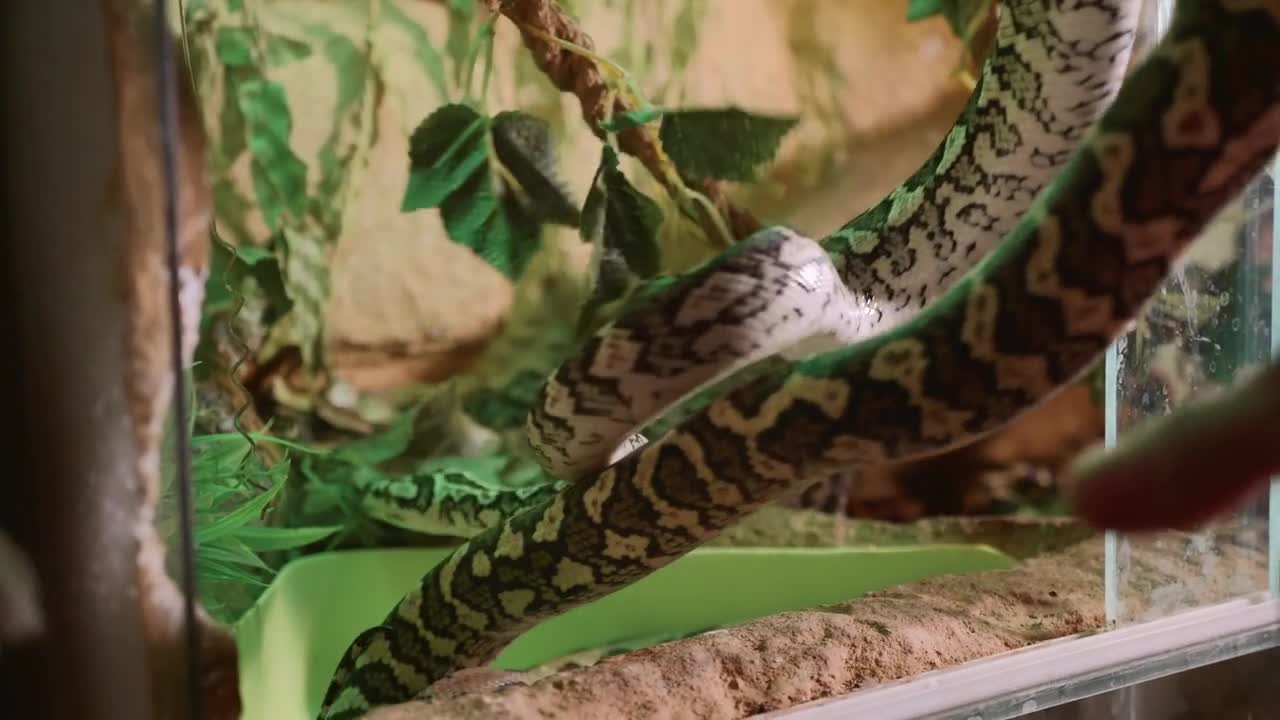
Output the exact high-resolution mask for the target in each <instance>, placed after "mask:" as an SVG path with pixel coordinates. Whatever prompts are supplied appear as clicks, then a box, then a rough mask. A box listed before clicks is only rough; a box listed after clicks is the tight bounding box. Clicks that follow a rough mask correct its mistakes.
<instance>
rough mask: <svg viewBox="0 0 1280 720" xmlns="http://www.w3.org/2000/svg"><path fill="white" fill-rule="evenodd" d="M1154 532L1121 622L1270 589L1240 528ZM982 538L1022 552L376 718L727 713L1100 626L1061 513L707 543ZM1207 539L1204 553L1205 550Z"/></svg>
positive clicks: (502, 680)
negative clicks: (1001, 564) (996, 563)
mask: <svg viewBox="0 0 1280 720" xmlns="http://www.w3.org/2000/svg"><path fill="white" fill-rule="evenodd" d="M1206 537H1208V536H1206V535H1205V534H1204V533H1199V534H1195V535H1192V534H1184V533H1165V534H1161V535H1159V536H1153V537H1148V538H1139V539H1135V540H1134V541H1133V542H1132V549H1131V555H1130V557H1129V564H1130V566H1129V570H1128V575H1127V576H1126V581H1127V587H1128V588H1130V593H1129V594H1130V595H1132V596H1133V600H1132V602H1131V603H1130V604H1129V605H1128V606H1127V608H1126V612H1128V613H1129V616H1130V617H1138V618H1140V617H1142V616H1144V614H1145V615H1146V616H1160V615H1163V614H1167V612H1168V611H1169V610H1170V609H1173V608H1177V609H1181V608H1187V607H1193V606H1198V605H1205V604H1209V603H1213V602H1219V601H1225V600H1227V599H1229V598H1231V597H1234V596H1238V595H1240V594H1244V593H1246V592H1248V591H1249V590H1250V589H1258V588H1263V587H1265V586H1266V578H1267V567H1266V555H1265V552H1264V551H1263V550H1261V549H1259V548H1258V547H1257V545H1256V544H1255V543H1253V542H1251V540H1250V539H1249V538H1244V537H1239V536H1237V535H1221V534H1220V535H1217V536H1214V537H1213V540H1212V541H1210V542H1208V543H1207V544H1206ZM876 542H882V543H885V542H895V543H896V542H977V543H986V544H989V545H991V546H993V547H996V548H998V549H1000V550H1001V551H1003V552H1005V553H1007V554H1009V555H1010V556H1012V557H1014V558H1017V559H1018V560H1019V562H1018V564H1017V565H1016V566H1015V567H1013V568H1011V569H1009V570H1001V571H992V572H983V573H975V574H970V575H962V576H945V577H937V578H932V579H929V580H926V581H923V582H919V583H913V584H909V585H902V586H898V587H894V588H889V589H886V590H882V591H878V592H874V593H869V594H867V595H864V596H861V597H858V598H854V599H851V600H849V601H847V602H843V603H840V604H836V605H831V606H826V607H819V608H814V609H811V610H807V611H803V612H789V613H782V614H778V615H773V616H769V617H765V618H761V619H759V620H755V621H752V622H748V623H744V624H741V625H737V626H734V627H730V628H725V629H721V630H716V631H712V632H708V633H704V634H701V635H698V636H695V637H691V638H686V639H683V640H676V641H672V642H667V643H663V644H660V645H656V646H653V647H649V648H645V649H641V650H636V651H632V652H627V653H623V654H617V655H612V656H609V657H605V658H603V659H600V657H599V656H600V654H599V653H597V654H596V655H595V657H591V656H590V655H589V654H588V655H578V656H574V657H572V658H565V659H562V660H561V661H558V662H557V663H554V664H552V665H550V666H546V667H543V668H540V669H538V670H535V671H531V672H529V673H524V674H517V673H499V672H496V671H489V670H485V669H480V670H475V671H466V672H462V673H456V674H455V675H453V676H451V677H450V678H447V679H446V680H444V681H442V683H439V684H437V686H436V689H435V692H436V696H435V697H434V698H433V699H431V700H429V701H415V702H410V703H406V704H403V705H398V706H391V707H386V708H381V709H379V710H377V711H375V712H373V713H371V714H369V715H368V716H366V717H369V718H376V719H377V720H416V719H418V718H427V717H430V718H433V720H437V719H450V720H473V719H479V718H486V719H490V718H491V719H497V720H502V719H511V720H514V719H517V718H518V719H522V720H523V719H533V718H552V717H554V718H604V717H607V718H611V719H612V720H628V719H631V718H634V719H636V720H640V719H641V718H644V719H645V720H661V719H669V720H684V719H685V718H690V719H692V718H697V719H699V720H708V719H715V720H720V719H725V720H727V719H729V718H742V717H748V716H750V715H753V714H756V713H761V712H766V711H770V710H777V709H782V708H787V707H792V706H795V705H798V704H801V703H805V702H809V701H812V700H818V699H822V698H827V697H831V696H834V695H841V694H845V693H849V692H852V691H855V690H859V689H865V688H868V687H872V686H874V685H877V684H880V683H885V682H890V681H894V680H899V679H902V678H906V677H910V676H912V675H916V674H919V673H923V672H927V671H930V670H937V669H940V668H944V667H947V666H952V665H957V664H960V663H964V662H967V661H970V660H975V659H979V658H983V657H987V656H991V655H995V654H997V653H1002V652H1005V651H1009V650H1014V649H1018V648H1022V647H1026V646H1028V645H1031V644H1034V643H1037V642H1041V641H1045V640H1050V639H1054V638H1059V637H1063V636H1066V635H1071V634H1075V633H1081V632H1088V631H1092V630H1097V629H1100V628H1101V627H1102V626H1103V623H1104V613H1103V542H1102V538H1101V536H1100V535H1098V534H1095V533H1093V532H1091V531H1090V530H1088V529H1087V528H1084V527H1082V526H1081V525H1079V524H1077V523H1074V522H1072V521H1070V520H1053V519H1035V518H988V519H982V518H978V519H975V518H954V519H948V518H943V519H932V520H927V521H922V522H918V523H913V524H909V525H888V524H884V523H870V522H847V523H845V524H843V526H840V525H839V524H837V523H833V520H832V518H831V517H830V516H825V515H818V514H814V513H805V512H796V511H783V510H780V509H769V510H766V511H764V512H762V513H760V514H759V515H757V516H755V517H753V518H751V519H750V520H749V521H747V522H744V523H743V524H742V525H741V526H739V527H736V528H734V529H732V530H731V531H730V532H728V533H726V534H725V535H724V536H722V537H721V538H720V539H718V540H717V541H716V544H733V545H740V546H741V545H757V546H758V545H774V546H782V545H789V546H816V545H831V544H837V543H840V544H874V543H876ZM1208 548H1211V549H1208Z"/></svg>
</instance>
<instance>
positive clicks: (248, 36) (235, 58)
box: [213, 26, 253, 67]
mask: <svg viewBox="0 0 1280 720" xmlns="http://www.w3.org/2000/svg"><path fill="white" fill-rule="evenodd" d="M213 43H214V48H215V50H216V52H217V53H218V59H219V60H220V61H222V64H223V65H226V66H228V67H245V66H248V65H252V64H253V34H252V33H250V32H249V29H248V28H243V27H230V26H229V27H222V28H218V34H217V35H215V36H214V39H213Z"/></svg>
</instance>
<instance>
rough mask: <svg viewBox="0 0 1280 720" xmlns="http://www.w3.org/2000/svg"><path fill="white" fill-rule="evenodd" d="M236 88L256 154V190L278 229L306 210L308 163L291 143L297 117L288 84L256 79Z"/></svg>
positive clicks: (265, 212) (266, 214) (271, 223)
mask: <svg viewBox="0 0 1280 720" xmlns="http://www.w3.org/2000/svg"><path fill="white" fill-rule="evenodd" d="M236 89H237V99H238V101H239V104H240V112H241V113H242V114H243V115H244V119H245V131H246V133H247V134H248V147H249V153H250V154H251V155H252V156H253V161H252V163H251V166H250V169H251V170H252V179H253V189H254V194H255V195H256V199H257V201H258V206H259V207H260V208H261V210H262V214H263V218H264V219H265V220H266V222H267V226H268V227H271V228H273V229H274V228H277V227H279V225H280V223H281V221H282V220H283V218H284V216H285V215H286V214H287V215H289V216H291V217H294V218H300V217H302V214H303V212H304V211H305V210H306V203H307V166H306V164H305V163H303V162H302V160H300V159H298V156H297V155H295V154H294V153H293V150H292V149H291V148H290V147H289V136H290V134H291V132H292V129H293V120H292V117H291V115H290V113H289V104H288V101H287V99H286V98H285V92H284V88H283V87H282V86H281V85H280V84H279V83H275V82H270V81H267V80H258V79H254V80H246V81H244V82H242V83H240V84H239V85H238V87H237V88H236Z"/></svg>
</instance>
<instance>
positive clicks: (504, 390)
mask: <svg viewBox="0 0 1280 720" xmlns="http://www.w3.org/2000/svg"><path fill="white" fill-rule="evenodd" d="M544 382H546V373H544V372H539V371H537V370H534V369H532V368H524V369H522V370H521V371H519V372H518V373H516V375H515V377H513V378H511V379H510V380H509V381H507V383H506V384H505V385H503V386H502V387H500V388H491V387H482V388H477V389H476V390H475V391H473V392H471V393H468V395H467V397H466V399H465V400H464V401H463V404H462V409H463V410H464V411H465V412H466V413H467V415H469V416H471V419H473V420H475V421H476V422H478V423H480V424H481V425H483V426H485V427H487V428H490V429H492V430H497V431H499V432H502V431H505V430H516V429H519V428H520V427H521V426H523V425H524V420H525V417H526V416H527V415H528V414H529V410H530V408H532V407H533V404H534V402H536V401H537V399H538V391H539V390H541V389H542V384H543V383H544Z"/></svg>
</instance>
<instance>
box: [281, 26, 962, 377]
mask: <svg viewBox="0 0 1280 720" xmlns="http://www.w3.org/2000/svg"><path fill="white" fill-rule="evenodd" d="M386 1H388V2H389V1H391V0H386ZM684 1H685V0H636V1H635V2H633V3H625V2H612V3H601V2H579V3H576V5H578V6H581V7H582V8H583V9H582V11H581V14H580V17H579V19H580V21H581V25H582V26H583V27H584V28H585V29H586V30H587V31H588V32H589V33H590V34H591V35H592V36H593V38H594V39H595V41H596V47H597V49H598V50H599V51H601V52H602V53H603V54H605V55H607V56H609V57H614V58H620V57H623V56H624V55H623V52H622V50H623V46H624V44H625V43H627V42H628V41H629V42H631V43H633V46H635V47H638V48H640V49H641V50H643V49H644V47H645V46H646V45H648V46H650V47H651V52H650V53H649V56H650V57H652V58H653V60H654V63H653V64H652V65H651V66H648V67H643V68H636V69H635V74H636V76H637V80H638V81H639V82H640V85H641V87H642V88H643V89H644V90H645V92H647V93H651V94H653V95H651V99H652V100H653V101H654V102H655V103H660V104H670V105H685V106H692V105H697V106H723V105H729V104H733V105H738V106H741V107H743V108H745V109H748V110H754V111H761V112H772V113H795V114H799V115H801V116H802V118H803V120H802V122H801V124H800V126H799V127H798V128H797V129H796V130H795V131H794V132H793V133H792V135H791V136H789V137H788V139H787V141H786V142H785V143H784V146H783V149H782V155H781V157H780V158H779V160H778V162H777V163H775V164H774V165H773V166H772V167H770V168H768V169H767V173H766V176H765V178H764V182H763V183H761V184H760V185H759V186H757V187H754V188H751V189H749V190H748V191H747V192H745V193H743V194H742V199H743V202H744V203H746V204H748V205H749V206H750V207H751V208H752V209H753V210H754V211H756V212H757V213H758V214H759V215H760V216H761V217H762V218H763V219H765V220H766V221H780V222H786V223H788V224H792V225H794V226H795V227H797V228H799V229H800V230H802V231H806V232H810V233H822V232H825V231H828V230H830V229H832V228H834V227H835V226H837V225H839V224H840V223H841V222H842V221H844V220H846V219H848V218H849V217H851V216H852V215H853V214H854V213H856V212H857V211H859V210H861V209H863V208H865V207H866V206H867V205H869V204H870V203H872V202H874V201H875V200H876V199H878V198H879V197H880V196H881V195H882V194H883V193H884V192H886V191H887V190H889V189H891V188H892V187H893V185H895V184H896V183H897V182H899V181H900V180H901V179H903V178H904V177H906V176H907V175H908V174H909V173H911V172H912V171H913V170H914V169H915V168H916V167H917V166H918V164H919V163H920V162H921V161H922V160H923V159H924V158H925V157H926V156H927V154H928V153H929V152H930V151H931V150H932V148H933V146H934V144H935V143H936V142H937V141H938V140H939V139H940V137H941V133H942V132H944V131H945V128H946V127H947V126H949V124H950V122H951V120H952V119H953V118H954V117H955V114H956V113H957V112H958V111H959V108H960V105H961V104H962V103H963V100H964V96H965V92H966V91H965V90H964V88H963V87H962V85H961V84H960V83H959V82H957V81H956V80H955V79H954V78H953V77H952V74H951V70H952V69H953V68H954V67H955V66H956V63H957V62H958V60H959V57H960V47H959V43H958V42H957V41H956V40H955V39H954V38H953V37H952V36H951V34H950V31H949V29H948V28H947V27H946V25H945V24H944V23H943V22H942V21H941V20H937V19H933V20H930V21H927V22H923V23H917V24H908V23H907V22H906V21H905V20H904V16H905V6H906V2H905V0H706V3H705V5H706V11H705V15H704V17H703V19H702V21H701V23H700V37H699V39H698V43H697V46H696V51H695V52H694V53H693V55H692V57H691V59H690V62H689V65H688V68H687V70H686V71H685V72H684V73H683V74H680V75H679V77H673V76H672V69H671V67H670V63H669V62H668V60H669V58H670V57H671V50H670V48H671V45H672V43H673V42H674V35H673V33H672V32H670V23H671V21H672V19H673V18H674V17H675V15H676V13H678V12H679V10H680V8H681V6H682V4H683V2H684ZM629 5H631V6H633V7H632V9H630V10H628V6H629ZM365 7H366V4H365V3H363V2H349V3H317V2H315V1H314V0H311V1H308V2H299V1H297V0H277V1H276V2H273V3H270V4H269V6H268V11H267V12H265V13H264V15H263V22H264V23H265V24H268V25H271V26H275V27H280V28H287V27H288V26H289V25H290V24H292V23H297V22H302V21H317V20H322V21H324V22H326V23H327V24H334V25H337V26H339V27H344V28H350V32H351V33H352V35H353V37H359V34H360V33H362V32H363V27H362V26H363V22H364V21H363V17H362V15H363V13H364V10H365ZM401 7H403V8H404V9H405V10H406V11H408V12H410V13H411V14H413V15H414V16H416V17H418V18H419V19H420V20H421V23H422V25H423V26H424V27H425V28H426V29H427V30H428V32H429V33H430V34H431V36H432V37H433V38H435V39H436V40H437V41H438V45H439V46H443V44H444V37H445V30H446V20H445V16H444V12H443V9H442V8H441V7H440V5H439V4H437V3H433V2H425V1H424V2H414V1H412V0H401ZM628 12H630V13H631V15H632V17H633V18H634V19H633V20H632V21H631V22H629V23H628V20H627V17H628ZM628 32H630V33H631V36H630V37H629V38H628V34H627V33H628ZM375 40H376V43H375V44H376V46H377V48H378V51H379V53H380V60H381V62H382V64H383V67H384V68H385V76H386V77H387V78H388V93H387V96H386V98H385V101H384V102H383V103H382V104H381V106H380V110H379V113H378V116H377V122H378V128H379V133H378V141H377V142H376V144H375V145H374V147H373V149H372V151H371V157H370V165H369V167H368V169H367V171H366V174H365V175H364V177H363V180H362V182H361V185H360V188H359V194H358V196H357V197H356V198H355V206H354V212H352V213H351V215H350V216H349V221H348V224H347V229H346V232H345V233H344V236H343V237H342V238H341V240H340V242H339V245H338V247H337V249H336V251H335V255H334V258H333V275H332V284H333V285H332V288H333V296H332V300H331V303H330V307H329V311H328V318H327V322H328V331H329V341H330V351H331V360H332V361H333V363H334V365H335V366H336V369H337V370H338V373H339V374H340V375H343V376H345V377H346V378H348V379H349V380H352V381H353V382H354V383H355V384H356V385H358V386H365V387H370V388H373V387H384V386H387V385H396V384H399V383H401V382H404V381H408V380H412V379H420V380H431V379H437V378H438V377H440V376H441V375H443V374H447V373H448V372H451V371H453V370H454V369H456V367H457V366H458V364H459V362H461V360H462V359H461V358H460V356H459V349H460V348H467V347H475V346H476V345H478V344H482V343H483V340H484V338H486V337H488V336H489V335H491V334H492V333H493V332H494V331H495V330H496V329H497V328H498V326H499V323H500V321H501V319H502V317H503V316H504V314H505V313H506V311H507V309H508V308H509V306H510V303H511V299H512V289H511V288H510V286H509V284H508V283H507V282H506V281H505V280H504V279H503V278H501V277H500V276H499V275H498V274H497V273H496V272H494V271H493V270H491V269H490V268H489V267H487V266H486V265H485V264H484V263H482V262H480V261H479V260H478V259H476V258H475V257H474V256H473V255H472V254H471V253H470V251H469V250H467V249H465V248H462V247H459V246H457V245H455V244H453V243H451V242H449V241H448V239H447V238H446V237H445V235H444V232H443V229H442V228H441V226H440V223H439V221H438V218H437V217H436V215H435V214H434V213H432V212H416V213H411V214H404V213H401V212H400V210H399V203H400V198H401V194H402V192H403V188H404V185H405V180H406V177H407V171H408V167H407V138H408V135H409V133H410V132H411V131H412V129H413V128H414V127H415V126H416V125H417V123H418V122H419V121H420V120H421V119H422V118H423V117H425V116H426V115H427V114H428V113H429V112H430V111H431V110H432V109H434V108H435V107H437V106H438V105H439V104H440V103H441V102H442V99H441V98H439V97H438V96H437V95H436V93H435V91H434V90H433V89H432V88H431V87H430V85H428V83H427V82H426V80H425V77H424V75H423V73H422V72H420V71H419V70H418V69H417V68H415V67H414V66H413V65H412V63H413V62H414V58H413V54H412V52H411V46H410V45H409V43H408V40H407V37H406V36H404V35H402V34H401V33H400V32H399V31H398V30H396V29H394V28H392V27H386V28H384V29H383V30H380V31H379V33H378V35H377V36H376V38H375ZM496 47H497V51H496V55H495V68H496V70H495V74H494V77H493V81H492V87H491V92H490V95H489V103H490V108H491V109H492V110H494V111H496V110H500V109H511V108H520V109H524V110H527V111H530V112H534V113H536V114H539V115H541V116H543V117H546V118H547V119H549V120H551V121H552V122H553V124H554V125H555V126H557V127H559V128H562V129H563V133H562V136H561V138H560V141H561V156H562V158H563V163H564V172H565V175H566V176H567V178H568V180H569V182H570V185H571V187H572V188H573V190H574V191H575V192H576V193H577V194H578V196H579V197H583V196H585V193H586V189H587V186H588V183H589V182H590V178H591V175H592V173H593V171H594V168H595V164H596V162H597V160H598V157H599V152H600V146H599V143H598V141H596V140H595V139H594V138H593V137H591V136H590V134H589V133H588V132H587V130H586V128H585V126H583V124H582V123H581V121H580V119H579V118H580V116H579V110H578V107H577V102H576V100H575V99H574V98H572V97H569V96H558V97H557V96H555V95H554V94H553V93H552V92H551V90H550V86H549V84H547V83H545V82H544V81H543V80H542V78H541V77H539V76H537V74H536V71H532V70H531V68H530V66H529V65H528V63H527V62H524V61H523V57H522V56H523V48H522V46H521V45H520V42H519V39H518V37H517V36H516V33H515V31H514V29H513V28H512V27H511V25H510V24H509V23H507V22H506V21H501V22H500V23H499V25H498V36H497V45H496ZM521 63H523V66H522V67H521ZM517 68H521V69H519V70H517ZM831 68H834V69H836V70H837V71H838V74H839V76H840V78H839V79H837V78H835V77H834V76H833V75H832V73H831V72H830V69H831ZM331 73H332V69H331V68H330V67H329V66H328V64H327V61H326V60H324V59H322V58H311V59H308V60H306V61H304V62H302V63H298V64H296V65H294V66H291V67H289V68H288V70H287V72H282V73H281V74H280V76H279V79H280V80H281V81H282V82H284V83H285V84H286V87H287V88H288V91H289V93H290V100H291V103H292V104H293V106H294V107H295V108H298V110H297V111H296V112H295V115H296V117H295V129H294V137H293V142H294V145H295V148H296V150H297V151H298V152H299V154H300V155H303V156H304V157H305V156H307V154H308V153H309V152H311V151H313V150H314V148H316V147H318V146H319V145H320V143H321V142H322V141H323V137H324V135H325V133H327V132H328V129H329V126H330V122H329V118H328V115H327V114H326V113H328V112H329V108H332V107H333V104H334V102H335V94H334V93H335V87H334V82H332V79H331ZM664 87H665V88H670V89H673V91H674V92H675V93H678V94H674V95H672V96H668V97H657V96H656V93H657V92H659V91H660V90H661V89H662V88H664ZM632 177H633V178H635V179H636V180H637V181H640V182H641V183H642V184H644V181H645V180H646V179H647V178H646V177H645V176H644V174H643V172H642V171H641V172H633V173H632ZM646 187H651V186H648V185H646ZM557 240H558V241H559V242H560V243H562V244H563V246H566V247H569V248H575V247H577V246H580V243H578V242H577V240H576V239H575V238H573V237H572V234H571V233H564V232H561V233H558V238H557Z"/></svg>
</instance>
